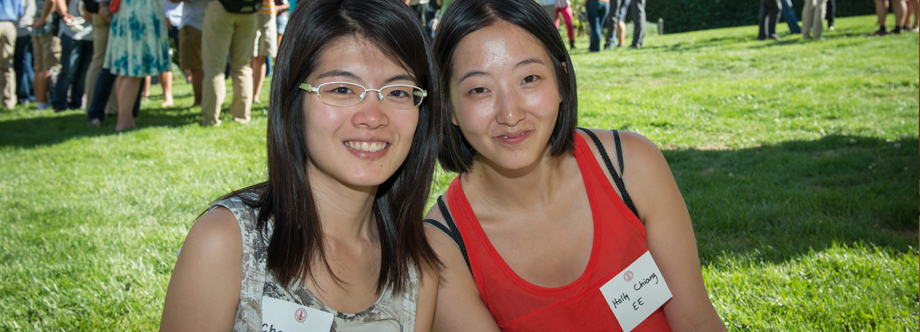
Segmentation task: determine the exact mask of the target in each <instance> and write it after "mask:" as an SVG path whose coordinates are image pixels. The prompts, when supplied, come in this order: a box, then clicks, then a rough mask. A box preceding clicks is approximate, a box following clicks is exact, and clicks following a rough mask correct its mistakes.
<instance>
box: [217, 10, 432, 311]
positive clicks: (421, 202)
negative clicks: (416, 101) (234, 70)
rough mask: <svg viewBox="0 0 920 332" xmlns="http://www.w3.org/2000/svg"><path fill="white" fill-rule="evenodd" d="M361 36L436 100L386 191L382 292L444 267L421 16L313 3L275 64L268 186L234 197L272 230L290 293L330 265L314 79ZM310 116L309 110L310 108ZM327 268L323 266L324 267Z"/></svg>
mask: <svg viewBox="0 0 920 332" xmlns="http://www.w3.org/2000/svg"><path fill="white" fill-rule="evenodd" d="M350 36H356V37H361V38H363V39H366V40H368V41H369V42H371V43H372V44H374V45H375V46H377V47H378V48H379V49H380V50H381V51H382V52H383V53H384V54H385V55H386V56H387V57H388V58H389V59H390V60H392V61H394V62H396V63H397V64H399V65H401V66H402V67H403V68H405V69H406V71H408V72H409V73H410V75H412V76H413V78H414V79H415V80H416V84H417V85H419V86H420V87H421V88H422V89H426V90H428V97H426V99H425V100H424V102H423V103H422V105H421V106H419V117H418V125H417V126H416V130H415V136H414V137H413V140H412V146H411V148H410V150H409V154H408V156H407V157H406V160H405V161H404V162H403V164H402V165H401V166H400V167H399V169H398V170H397V171H396V173H395V174H393V175H392V176H391V177H390V178H389V179H387V180H386V181H385V182H384V183H383V184H381V185H380V186H379V187H378V189H377V194H376V197H375V199H374V203H373V213H374V216H375V220H376V226H377V230H378V231H377V233H378V235H379V241H380V250H381V255H380V257H381V262H380V275H379V277H378V279H377V292H378V293H379V292H380V291H381V290H382V289H383V287H385V286H391V287H393V289H394V290H395V291H397V292H401V291H403V290H405V289H406V287H407V283H408V280H409V268H410V267H411V266H414V267H415V268H417V269H421V268H422V267H424V266H428V267H439V266H440V261H439V260H438V258H437V256H436V254H435V253H434V251H433V250H432V248H431V246H429V244H428V241H427V239H426V237H425V233H424V230H423V228H422V217H423V213H424V209H425V204H426V202H427V199H428V191H429V188H430V184H431V180H432V173H433V171H434V164H435V156H436V152H437V145H438V138H437V137H438V136H437V135H436V128H437V124H438V123H439V121H440V116H441V115H440V112H438V107H439V105H440V89H439V86H438V82H437V78H436V76H435V74H436V68H435V65H434V60H433V58H432V56H431V52H430V51H429V50H430V49H431V48H430V43H429V41H428V39H427V38H426V37H425V34H424V29H423V27H422V25H421V22H419V19H418V18H417V17H415V16H414V13H413V12H412V11H411V10H410V9H409V7H408V6H406V5H405V4H404V3H402V2H401V1H399V0H303V1H301V2H299V3H298V4H297V8H296V9H295V11H294V13H293V15H292V16H291V18H290V21H289V22H288V27H287V30H286V33H285V37H284V39H283V40H282V43H281V49H280V51H279V52H278V58H277V60H276V62H275V69H274V72H275V74H274V75H273V79H272V84H271V97H270V102H269V107H268V139H267V141H268V142H267V144H268V181H265V182H263V183H260V184H257V185H254V186H251V187H248V188H244V189H240V190H238V191H236V192H233V193H231V194H229V195H228V196H234V195H236V196H240V197H243V198H244V199H245V196H246V195H241V194H243V193H246V192H256V193H257V194H258V199H257V200H248V201H247V204H249V205H250V206H252V207H253V208H255V209H258V211H259V218H258V221H257V226H258V228H259V230H260V231H262V232H263V234H264V233H267V231H268V230H269V229H271V230H272V232H271V238H270V239H269V245H268V257H267V261H266V263H267V264H266V267H267V269H268V271H269V272H270V273H272V274H274V276H275V278H276V279H277V280H278V281H279V282H280V283H281V284H282V285H285V286H288V285H290V283H291V282H292V281H295V280H299V279H300V280H306V279H305V277H308V276H309V277H311V278H312V277H313V274H312V273H311V266H314V265H312V264H311V263H314V262H322V263H323V264H324V265H325V267H326V269H327V271H329V273H331V274H332V275H333V277H334V278H335V280H337V281H341V279H339V278H338V277H337V276H335V274H334V273H332V270H331V269H329V263H328V261H327V260H326V255H325V251H324V250H323V248H324V247H323V242H324V239H323V228H322V223H321V222H320V216H319V214H318V213H317V207H316V199H315V198H314V197H313V195H314V194H313V191H312V190H311V187H310V178H309V177H308V176H307V164H308V163H309V160H310V158H311V154H310V151H308V150H307V142H306V133H305V131H304V119H305V117H304V111H305V110H304V108H303V107H304V106H303V104H304V103H303V100H304V94H305V93H306V92H305V91H304V90H302V89H300V88H299V85H300V83H303V82H305V81H306V79H307V76H309V75H310V74H311V73H312V72H313V71H314V70H315V68H316V67H317V66H318V64H319V61H320V60H321V57H322V54H323V51H324V50H325V49H326V47H327V46H328V45H330V44H331V43H332V42H333V41H335V40H338V39H339V38H343V37H350ZM306 111H307V112H309V110H306ZM317 260H318V261H317Z"/></svg>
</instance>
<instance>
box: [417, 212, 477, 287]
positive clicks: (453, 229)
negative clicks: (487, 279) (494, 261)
mask: <svg viewBox="0 0 920 332" xmlns="http://www.w3.org/2000/svg"><path fill="white" fill-rule="evenodd" d="M441 197H443V196H438V209H440V210H441V215H443V216H444V221H445V222H446V223H447V226H444V224H442V223H440V222H438V221H437V220H434V219H425V220H422V222H424V223H426V224H429V225H431V226H434V227H437V228H438V229H439V230H441V231H442V232H444V234H447V236H449V237H450V238H451V240H454V243H456V244H457V247H459V248H460V253H462V254H463V260H464V261H466V268H468V269H470V273H472V272H473V269H472V268H471V267H470V258H469V256H467V254H466V245H465V244H463V236H462V235H460V230H459V229H458V228H457V224H456V223H454V218H452V217H451V216H450V211H448V210H447V205H445V204H444V201H443V200H442V199H441Z"/></svg>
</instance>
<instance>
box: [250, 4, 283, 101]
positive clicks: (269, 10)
mask: <svg viewBox="0 0 920 332" xmlns="http://www.w3.org/2000/svg"><path fill="white" fill-rule="evenodd" d="M256 16H258V17H259V25H258V28H257V30H256V37H255V40H254V41H253V42H254V43H255V48H254V50H253V51H254V52H253V56H252V60H250V61H251V63H250V66H252V102H253V103H254V104H261V103H262V102H261V101H259V95H260V94H261V93H262V83H264V82H265V67H266V65H265V58H266V57H271V58H273V59H274V58H275V54H277V53H278V42H277V39H278V22H277V21H276V20H275V0H262V9H259V13H258V14H256Z"/></svg>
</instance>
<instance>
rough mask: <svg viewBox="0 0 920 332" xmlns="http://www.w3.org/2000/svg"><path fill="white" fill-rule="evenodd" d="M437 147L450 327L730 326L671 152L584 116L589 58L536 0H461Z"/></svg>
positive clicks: (442, 317) (447, 23) (439, 52)
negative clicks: (584, 61)
mask: <svg viewBox="0 0 920 332" xmlns="http://www.w3.org/2000/svg"><path fill="white" fill-rule="evenodd" d="M434 50H435V58H436V59H437V61H438V64H439V69H440V76H439V78H440V80H441V86H442V87H444V89H443V90H442V91H443V93H444V95H443V99H444V105H446V108H445V114H444V115H443V117H442V119H441V135H442V136H441V149H440V150H439V155H438V158H439V161H440V163H441V166H442V167H443V168H444V169H446V170H449V171H454V172H458V173H460V174H459V175H458V176H457V177H456V178H455V179H454V180H453V182H451V184H450V186H449V188H448V189H447V192H446V193H445V194H444V196H442V197H440V198H439V199H438V206H436V207H434V208H432V209H431V210H430V211H429V213H428V218H431V219H428V220H426V221H425V222H426V223H428V224H429V225H431V226H433V227H429V228H437V229H439V230H440V232H437V231H434V232H429V234H430V237H429V241H431V244H432V246H433V247H434V248H435V251H437V252H438V254H439V257H440V259H441V261H442V262H443V263H444V268H443V269H442V270H441V273H440V276H441V279H440V282H439V291H438V299H437V301H438V303H437V310H436V313H435V321H434V328H435V330H438V331H459V330H464V331H490V330H497V329H501V330H503V331H621V330H627V331H628V330H632V331H669V330H674V331H724V330H725V326H724V325H723V324H722V322H721V320H720V318H719V316H718V314H717V313H716V311H715V310H714V308H713V305H712V303H711V302H710V300H709V297H708V296H707V294H706V288H705V285H704V283H703V278H702V272H701V269H700V263H699V258H698V257H697V249H696V242H695V239H694V235H693V228H692V226H691V223H690V216H689V214H688V212H687V208H686V205H685V204H684V201H683V198H682V197H681V194H680V191H679V190H678V188H677V184H676V183H675V181H674V177H673V176H672V175H671V172H670V170H669V168H668V165H667V162H666V161H665V159H664V157H663V156H662V154H661V152H660V151H659V150H658V148H657V147H655V145H654V144H652V143H651V142H650V141H649V140H648V139H646V138H644V137H642V136H640V135H638V134H634V133H628V132H617V131H609V130H599V129H590V130H589V129H578V130H576V123H577V120H578V119H577V111H576V106H577V98H576V97H577V93H576V84H575V77H576V75H575V72H574V67H573V66H572V62H571V59H570V58H569V55H568V53H567V52H566V49H565V45H564V44H563V42H562V39H561V38H560V35H559V33H558V32H557V31H556V29H555V26H554V24H553V22H551V21H550V20H548V19H547V18H546V15H545V14H543V10H542V8H541V7H540V6H539V5H538V4H537V3H535V2H534V1H533V0H457V1H456V2H454V3H453V4H452V5H451V8H450V9H448V10H447V12H446V13H445V15H444V20H443V21H441V24H440V26H439V27H438V32H437V35H436V37H435V42H434Z"/></svg>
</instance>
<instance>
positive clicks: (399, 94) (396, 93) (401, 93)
mask: <svg viewBox="0 0 920 332" xmlns="http://www.w3.org/2000/svg"><path fill="white" fill-rule="evenodd" d="M411 96H412V94H411V92H409V91H406V90H401V89H394V90H393V91H390V93H388V94H387V97H392V98H398V99H401V98H409V97H411Z"/></svg>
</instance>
